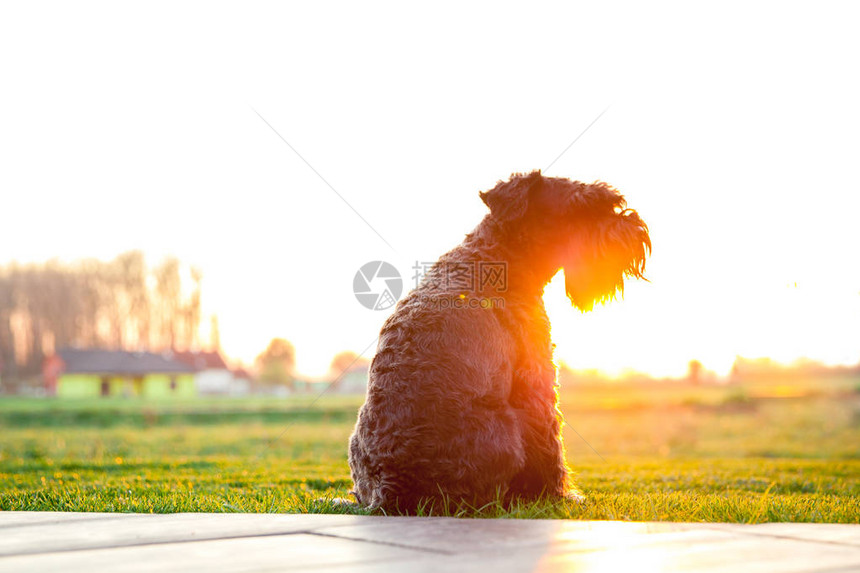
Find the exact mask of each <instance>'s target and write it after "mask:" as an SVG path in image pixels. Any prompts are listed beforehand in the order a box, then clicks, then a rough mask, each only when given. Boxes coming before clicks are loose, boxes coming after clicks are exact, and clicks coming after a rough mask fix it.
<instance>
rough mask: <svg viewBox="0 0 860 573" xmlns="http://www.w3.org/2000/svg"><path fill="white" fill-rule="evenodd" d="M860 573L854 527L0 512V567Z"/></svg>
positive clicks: (858, 529) (859, 531) (859, 530)
mask: <svg viewBox="0 0 860 573" xmlns="http://www.w3.org/2000/svg"><path fill="white" fill-rule="evenodd" d="M58 570H61V571H64V572H77V571H79V572H87V573H91V572H94V571H150V570H158V571H183V572H185V571H198V570H205V571H215V572H219V571H324V572H346V571H356V572H371V571H381V572H387V571H391V572H394V571H397V572H401V571H410V572H412V571H415V572H422V571H427V572H430V571H434V572H435V571H464V572H470V571H476V572H477V571H482V572H483V571H488V570H490V571H494V572H495V571H498V572H500V573H505V572H515V571H530V572H531V571H624V570H633V571H637V573H639V572H646V573H647V572H649V571H725V570H731V571H737V572H740V573H746V572H798V573H800V572H808V571H822V572H825V571H826V572H828V573H835V572H837V571H860V525H835V524H796V523H773V524H761V525H737V524H719V523H715V524H711V523H669V522H647V523H634V522H618V521H572V520H571V521H568V520H505V519H455V518H445V517H438V518H417V517H383V516H348V515H288V514H163V515H148V514H115V513H114V514H110V513H108V514H105V513H102V514H88V513H38V512H0V572H6V571H16V572H17V571H22V572H29V571H58Z"/></svg>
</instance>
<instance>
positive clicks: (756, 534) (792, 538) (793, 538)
mask: <svg viewBox="0 0 860 573" xmlns="http://www.w3.org/2000/svg"><path fill="white" fill-rule="evenodd" d="M813 525H814V524H813ZM846 525H850V524H846ZM708 529H710V530H711V531H722V532H724V533H726V532H730V531H737V532H738V533H740V534H742V535H751V536H753V537H772V538H775V539H786V540H789V541H806V542H807V543H825V544H827V545H841V546H843V547H860V542H857V543H851V542H846V541H832V540H829V539H809V538H808V537H796V536H794V535H776V534H774V533H759V532H758V531H744V529H743V528H738V529H727V528H722V527H709V528H708Z"/></svg>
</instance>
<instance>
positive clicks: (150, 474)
mask: <svg viewBox="0 0 860 573" xmlns="http://www.w3.org/2000/svg"><path fill="white" fill-rule="evenodd" d="M774 388H782V390H779V391H774ZM791 388H794V390H791ZM791 388H789V391H786V390H785V385H776V386H774V385H770V386H761V385H759V386H755V385H750V386H742V387H738V386H732V387H725V388H723V387H718V388H714V387H704V388H700V387H694V386H689V385H682V384H672V385H663V386H656V387H649V386H635V387H634V386H621V385H615V386H608V385H594V386H587V387H586V386H583V387H573V386H572V387H567V388H565V389H564V390H563V393H562V410H563V411H564V413H565V417H566V420H567V426H566V428H565V434H564V437H565V443H566V445H567V451H568V458H569V462H570V465H571V467H572V469H573V470H574V472H575V473H576V481H577V483H578V485H579V486H580V487H581V488H582V490H583V491H584V492H585V494H586V496H587V500H586V501H585V502H584V503H582V504H578V503H549V502H540V503H531V504H520V505H517V506H514V507H509V508H505V507H501V506H500V505H498V504H495V505H491V506H489V507H485V508H478V510H477V511H475V510H474V509H472V510H470V509H467V508H452V509H451V510H450V513H451V514H454V515H471V516H477V517H527V518H574V519H624V520H670V521H727V522H751V523H756V522H765V521H815V522H834V523H836V522H838V523H858V522H860V501H858V500H860V393H858V392H857V391H856V388H857V383H856V381H855V380H850V379H838V380H820V381H815V380H813V381H806V383H805V384H804V385H798V384H793V385H792V386H791ZM797 388H802V389H803V390H802V391H796V390H797ZM313 400H314V398H313V397H311V396H301V397H292V398H279V399H259V398H253V399H208V400H195V401H184V402H150V401H135V400H89V401H72V402H66V401H60V400H38V399H29V400H25V399H18V398H15V399H12V398H0V510H59V511H121V512H126V511H140V512H156V513H158V512H177V511H205V512H234V511H241V512H331V513H343V512H348V513H362V511H361V510H359V509H357V508H355V507H354V506H351V505H343V504H337V503H335V502H334V501H333V499H334V498H338V497H347V495H348V491H349V488H350V485H351V482H350V479H349V468H348V466H347V462H346V443H347V439H348V437H349V434H350V431H351V429H352V425H353V424H354V421H355V414H356V410H357V408H358V406H359V405H360V403H361V398H360V397H348V396H324V397H322V398H321V399H320V400H318V401H316V402H314V401H313Z"/></svg>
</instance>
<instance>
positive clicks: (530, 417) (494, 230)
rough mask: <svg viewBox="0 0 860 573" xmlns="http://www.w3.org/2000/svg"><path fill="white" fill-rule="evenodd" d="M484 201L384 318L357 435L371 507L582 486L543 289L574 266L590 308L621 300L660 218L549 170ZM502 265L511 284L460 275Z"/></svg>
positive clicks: (573, 278)
mask: <svg viewBox="0 0 860 573" xmlns="http://www.w3.org/2000/svg"><path fill="white" fill-rule="evenodd" d="M481 199H483V201H484V203H486V204H487V206H488V207H489V209H490V213H489V214H488V215H487V216H486V217H485V218H484V220H483V221H482V222H481V223H480V224H479V225H478V227H477V228H476V229H475V230H474V231H473V232H472V233H471V234H469V235H467V236H466V239H465V240H464V241H463V243H462V244H461V245H459V246H458V247H456V248H455V249H454V250H452V251H450V252H449V253H447V254H445V255H443V256H442V257H441V258H440V259H439V261H438V262H437V263H436V264H435V265H434V266H433V267H432V268H431V269H430V271H429V272H428V273H427V275H426V276H425V277H424V280H423V281H422V282H421V284H420V285H419V286H418V287H417V288H416V289H415V290H413V291H412V292H411V293H410V294H409V295H408V296H406V297H405V298H404V299H403V300H401V301H400V302H399V303H398V305H397V308H396V310H395V312H394V314H392V315H391V317H390V318H389V319H388V320H387V321H386V322H385V325H384V326H383V327H382V332H381V334H380V338H379V344H378V347H377V352H376V356H375V357H374V359H373V363H372V365H371V367H370V383H369V386H368V391H367V400H366V402H365V404H364V406H363V407H362V408H361V411H360V414H359V418H358V422H357V424H356V427H355V432H354V433H353V435H352V437H351V439H350V444H349V465H350V468H351V470H352V478H353V480H354V482H355V488H354V494H355V496H356V498H357V499H358V502H359V503H360V504H361V505H363V506H366V507H370V508H373V509H381V510H383V511H385V512H395V513H397V512H400V513H414V512H415V511H416V509H417V508H418V507H422V506H423V507H425V508H430V509H431V510H432V509H433V508H436V507H441V505H444V504H447V503H450V502H452V501H453V502H456V503H458V504H459V503H466V504H469V505H471V506H473V507H480V506H481V505H483V504H486V503H488V502H491V501H493V500H496V499H502V500H512V499H516V498H525V499H535V498H538V497H540V496H547V497H550V498H561V497H563V496H566V495H573V494H574V492H575V490H574V489H573V485H572V484H571V483H569V480H568V469H567V466H566V464H565V456H564V447H563V445H562V441H561V424H562V422H561V416H560V413H559V411H558V409H557V402H558V394H557V391H556V373H555V366H554V364H553V359H552V354H553V346H554V345H553V344H552V342H551V340H550V324H549V319H548V318H547V315H546V311H545V309H544V305H543V299H542V295H543V290H544V287H545V286H546V284H547V282H549V280H550V279H551V278H552V277H553V276H554V275H555V274H556V273H557V272H558V270H559V269H560V268H564V273H565V290H566V291H567V295H568V297H569V298H570V300H571V301H572V303H573V305H574V306H576V307H577V308H579V309H580V310H583V311H587V310H590V309H591V308H592V307H593V306H594V303H595V302H603V301H605V300H607V299H611V298H613V297H615V295H616V293H617V292H619V291H622V292H623V288H624V279H625V277H636V278H641V277H642V276H643V272H644V269H645V257H646V255H647V254H649V253H650V250H651V241H650V239H649V236H648V228H647V226H646V225H645V223H644V222H643V221H642V219H640V217H639V215H638V214H637V213H636V212H635V211H633V210H631V209H627V208H626V203H625V200H624V198H623V197H622V196H621V194H619V193H618V192H617V191H616V190H615V189H613V188H612V187H610V186H609V185H606V184H604V183H593V184H585V183H579V182H576V181H570V180H568V179H561V178H552V177H544V176H542V175H541V173H540V172H539V171H535V172H532V173H530V174H527V175H521V174H515V175H513V176H512V177H511V179H510V180H509V181H506V182H500V183H499V184H498V185H496V187H495V188H493V189H491V190H490V191H487V192H485V193H481ZM498 262H503V263H505V264H506V266H507V277H506V279H507V281H506V283H507V284H506V285H504V286H503V287H500V286H499V283H493V284H492V285H482V284H480V283H481V281H475V282H474V284H469V281H462V280H453V281H452V280H451V276H450V273H451V272H452V269H457V268H458V266H459V267H463V266H464V265H463V264H464V263H465V264H467V265H479V264H480V263H498ZM500 291H501V292H500ZM470 301H478V302H477V304H470ZM487 301H491V302H492V304H487Z"/></svg>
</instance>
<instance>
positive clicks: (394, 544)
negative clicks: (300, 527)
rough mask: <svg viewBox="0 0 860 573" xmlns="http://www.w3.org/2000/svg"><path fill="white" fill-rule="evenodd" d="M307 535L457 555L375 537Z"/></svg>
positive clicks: (316, 533)
mask: <svg viewBox="0 0 860 573" xmlns="http://www.w3.org/2000/svg"><path fill="white" fill-rule="evenodd" d="M306 533H308V534H309V535H317V536H319V537H329V538H332V539H344V540H346V541H360V542H362V543H373V544H374V545H387V546H389V547H397V548H398V549H411V550H413V551H421V552H423V553H431V554H433V555H457V554H458V553H457V552H456V551H446V550H444V549H432V548H430V547H419V546H417V545H407V544H405V543H394V542H391V541H378V540H375V539H365V538H363V537H347V536H344V535H334V534H333V533H322V532H320V531H308V532H306Z"/></svg>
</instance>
